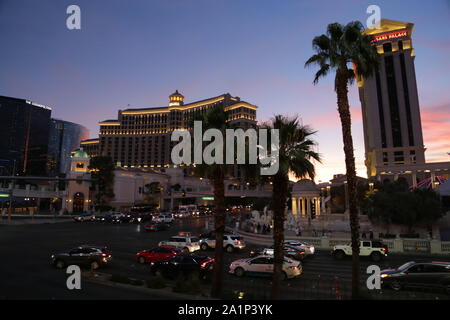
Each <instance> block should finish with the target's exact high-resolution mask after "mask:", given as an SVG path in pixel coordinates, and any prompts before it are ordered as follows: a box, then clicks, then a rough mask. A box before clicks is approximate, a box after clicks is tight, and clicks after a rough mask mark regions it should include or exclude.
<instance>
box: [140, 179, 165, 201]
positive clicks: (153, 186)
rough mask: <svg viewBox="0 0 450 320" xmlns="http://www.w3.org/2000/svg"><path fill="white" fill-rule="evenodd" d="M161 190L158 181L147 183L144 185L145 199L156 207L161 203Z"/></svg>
mask: <svg viewBox="0 0 450 320" xmlns="http://www.w3.org/2000/svg"><path fill="white" fill-rule="evenodd" d="M161 190H162V186H161V184H160V183H159V182H157V181H155V182H151V183H147V184H146V185H145V186H144V196H145V201H146V202H147V203H149V204H151V205H153V206H154V207H156V208H158V207H159V206H160V204H161Z"/></svg>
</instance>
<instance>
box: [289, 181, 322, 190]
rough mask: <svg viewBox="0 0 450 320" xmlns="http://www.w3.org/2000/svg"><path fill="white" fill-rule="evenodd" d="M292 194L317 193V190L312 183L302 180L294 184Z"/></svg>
mask: <svg viewBox="0 0 450 320" xmlns="http://www.w3.org/2000/svg"><path fill="white" fill-rule="evenodd" d="M292 192H319V188H318V187H317V185H316V184H315V183H314V181H312V180H309V179H302V180H299V181H297V182H296V183H295V184H294V187H293V188H292Z"/></svg>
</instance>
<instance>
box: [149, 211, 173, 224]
mask: <svg viewBox="0 0 450 320" xmlns="http://www.w3.org/2000/svg"><path fill="white" fill-rule="evenodd" d="M152 220H153V221H156V222H162V223H172V222H173V220H174V219H173V216H172V214H170V213H164V214H158V215H155V216H153V217H152Z"/></svg>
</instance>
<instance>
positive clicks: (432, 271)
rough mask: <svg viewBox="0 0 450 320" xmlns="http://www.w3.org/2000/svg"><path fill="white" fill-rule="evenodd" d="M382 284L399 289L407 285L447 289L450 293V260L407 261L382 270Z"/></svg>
mask: <svg viewBox="0 0 450 320" xmlns="http://www.w3.org/2000/svg"><path fill="white" fill-rule="evenodd" d="M380 276H381V285H382V286H383V287H390V288H391V289H393V290H395V291H398V290H401V289H402V288H405V287H411V288H426V289H438V290H441V289H443V290H445V291H446V292H447V294H450V262H443V261H432V262H414V261H410V262H407V263H405V264H403V265H401V266H400V267H398V268H397V269H388V270H382V271H381V275H380Z"/></svg>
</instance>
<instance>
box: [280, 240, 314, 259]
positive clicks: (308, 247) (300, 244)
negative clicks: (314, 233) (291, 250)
mask: <svg viewBox="0 0 450 320" xmlns="http://www.w3.org/2000/svg"><path fill="white" fill-rule="evenodd" d="M284 244H286V245H289V246H292V247H296V248H300V249H303V250H304V251H305V255H308V256H312V255H314V252H315V251H316V248H315V247H314V246H313V245H312V244H310V243H307V242H305V241H301V240H285V241H284Z"/></svg>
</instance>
